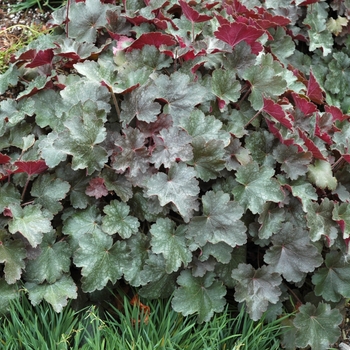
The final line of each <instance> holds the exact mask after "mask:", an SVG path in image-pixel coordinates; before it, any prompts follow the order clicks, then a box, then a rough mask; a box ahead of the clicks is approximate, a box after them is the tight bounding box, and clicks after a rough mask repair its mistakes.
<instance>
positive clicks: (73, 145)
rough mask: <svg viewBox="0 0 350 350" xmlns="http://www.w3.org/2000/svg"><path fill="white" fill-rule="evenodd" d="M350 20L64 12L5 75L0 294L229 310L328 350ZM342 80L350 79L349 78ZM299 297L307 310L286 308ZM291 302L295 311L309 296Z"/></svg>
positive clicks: (341, 232) (189, 11) (83, 5)
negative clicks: (108, 291)
mask: <svg viewBox="0 0 350 350" xmlns="http://www.w3.org/2000/svg"><path fill="white" fill-rule="evenodd" d="M348 6H349V5H347V3H346V2H345V3H341V4H340V3H339V1H328V2H324V1H311V0H310V1H309V0H306V1H294V2H289V1H278V2H276V1H265V2H263V3H260V2H259V1H255V0H249V1H244V3H243V1H241V2H240V1H238V0H235V1H222V2H212V1H193V2H191V3H187V2H185V1H181V0H180V1H177V0H169V1H164V0H159V1H147V2H144V1H138V0H136V1H124V2H123V4H119V3H118V5H116V4H115V3H114V2H113V1H99V0H86V1H70V2H69V3H68V4H67V5H66V7H62V8H61V9H59V10H57V11H55V12H54V13H53V15H52V20H51V26H52V28H53V29H54V31H53V32H52V33H51V34H48V35H43V36H40V37H39V38H38V39H37V40H35V41H34V42H32V43H30V44H29V45H28V46H27V47H25V48H23V49H21V50H20V51H19V52H18V53H17V54H16V56H15V57H14V58H13V61H12V63H11V65H10V67H9V69H8V70H7V71H6V72H5V73H4V74H3V75H1V76H0V93H4V92H5V91H6V90H7V89H8V87H9V86H17V87H19V88H21V91H20V93H19V94H18V96H17V97H16V98H15V99H8V100H5V101H3V102H1V103H0V151H1V152H0V180H1V183H0V212H1V218H0V263H1V269H2V270H1V280H0V295H1V298H2V300H3V301H4V303H2V305H4V307H6V301H8V300H10V299H11V298H14V297H15V295H16V288H17V287H18V284H19V283H20V281H21V282H23V283H24V285H25V288H26V289H27V290H28V292H29V298H30V300H31V302H32V303H33V305H36V304H38V303H40V302H41V300H43V299H45V300H46V301H48V302H49V303H51V304H52V305H53V307H54V309H55V310H56V311H61V310H62V308H63V307H64V306H65V305H66V304H67V301H68V300H69V299H71V298H73V299H74V298H77V297H78V295H81V294H82V293H88V294H89V295H93V293H97V291H100V290H103V289H105V288H106V287H107V286H113V285H115V284H117V283H118V281H121V280H123V281H125V282H126V283H128V284H130V285H132V286H134V287H139V288H140V294H141V295H142V296H144V297H147V298H150V299H152V298H158V297H169V296H170V295H173V299H172V307H173V308H174V309H175V310H176V311H178V312H181V313H183V314H184V315H189V314H196V315H197V317H198V321H199V322H204V321H208V320H210V319H211V317H212V316H213V315H214V313H215V312H220V311H222V310H223V309H224V307H225V303H226V299H225V295H227V296H228V297H229V294H233V298H234V299H235V300H236V301H237V302H239V303H244V304H245V305H246V307H247V310H248V313H249V315H250V317H251V318H252V319H253V320H258V319H260V317H261V316H262V315H263V313H265V312H268V313H269V314H270V316H271V319H273V318H276V317H277V316H278V315H281V314H282V313H283V310H284V308H285V307H287V306H288V304H290V303H289V301H290V300H291V301H292V304H293V305H295V308H296V309H297V311H298V313H297V315H296V317H295V319H293V320H291V325H292V327H291V329H292V331H291V334H290V335H289V336H287V337H286V338H285V346H286V347H287V348H290V349H292V348H295V347H301V348H304V347H306V346H308V345H310V346H311V347H312V348H315V349H326V348H327V347H328V346H329V344H331V343H333V342H335V341H336V340H337V338H338V336H339V335H340V331H339V328H338V325H339V324H340V323H341V314H340V312H339V310H338V308H339V305H340V303H341V301H342V300H344V298H349V297H350V292H349V287H348V285H349V281H348V280H349V278H348V275H349V271H350V263H349V261H348V258H349V235H350V220H349V212H350V206H349V202H350V182H349V171H350V164H349V162H350V153H349V149H348V148H349V145H348V140H349V138H350V127H349V115H347V112H348V108H349V101H350V100H349V96H348V91H349V89H348V88H347V85H346V84H347V77H346V73H345V72H346V68H347V65H348V63H349V62H350V59H349V55H350V51H349V42H348V39H347V38H348V36H347V33H348V28H347V23H348V18H347V16H348V12H349V11H348V10H349V8H348ZM349 64H350V63H349ZM296 290H298V292H296ZM299 295H304V296H303V297H301V296H299Z"/></svg>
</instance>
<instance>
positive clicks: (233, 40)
mask: <svg viewBox="0 0 350 350" xmlns="http://www.w3.org/2000/svg"><path fill="white" fill-rule="evenodd" d="M264 33H265V31H264V30H262V29H257V28H254V27H251V26H248V25H246V24H244V23H238V22H234V23H230V24H224V25H222V26H221V27H219V29H218V30H217V31H216V32H215V33H214V34H215V36H216V37H217V38H218V39H220V40H222V41H224V42H225V43H227V44H229V45H231V46H232V47H234V46H236V45H237V44H238V43H240V42H241V41H245V42H246V43H247V44H248V45H249V46H250V47H251V48H252V52H253V53H254V54H258V53H259V52H260V51H262V49H263V46H262V45H261V44H260V43H258V42H256V40H257V39H258V38H260V37H261V36H262V35H263V34H264Z"/></svg>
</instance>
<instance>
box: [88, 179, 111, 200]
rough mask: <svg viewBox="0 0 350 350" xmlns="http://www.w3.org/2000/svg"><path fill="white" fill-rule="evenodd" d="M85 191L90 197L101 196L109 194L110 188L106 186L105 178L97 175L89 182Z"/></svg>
mask: <svg viewBox="0 0 350 350" xmlns="http://www.w3.org/2000/svg"><path fill="white" fill-rule="evenodd" d="M85 193H86V194H87V195H88V196H90V197H95V198H101V197H104V196H107V195H108V190H107V188H106V186H105V180H104V179H102V178H100V177H95V178H94V179H91V180H90V182H89V186H88V187H87V189H86V191H85Z"/></svg>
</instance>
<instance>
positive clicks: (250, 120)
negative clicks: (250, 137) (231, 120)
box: [244, 109, 262, 128]
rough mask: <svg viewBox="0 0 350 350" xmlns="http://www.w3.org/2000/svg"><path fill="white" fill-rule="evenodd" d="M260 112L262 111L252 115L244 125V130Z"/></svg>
mask: <svg viewBox="0 0 350 350" xmlns="http://www.w3.org/2000/svg"><path fill="white" fill-rule="evenodd" d="M261 111H262V109H260V110H258V112H257V113H255V114H254V115H253V117H252V118H250V119H249V121H248V123H247V124H246V125H244V128H246V127H247V126H248V125H249V124H250V123H251V122H252V121H253V120H254V119H255V118H256V117H257V116H258V115H259V114H260V113H261Z"/></svg>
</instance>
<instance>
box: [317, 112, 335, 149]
mask: <svg viewBox="0 0 350 350" xmlns="http://www.w3.org/2000/svg"><path fill="white" fill-rule="evenodd" d="M327 116H329V115H327V114H324V115H323V118H322V119H321V117H320V115H319V114H318V113H317V114H316V125H315V135H316V136H317V137H319V138H320V139H321V140H323V141H324V142H326V143H328V144H329V145H331V144H333V140H332V137H331V135H330V134H329V131H330V130H332V125H331V124H330V123H329V122H332V121H331V120H330V116H329V118H327V119H328V120H327V119H325V117H327ZM324 121H325V122H324Z"/></svg>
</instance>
